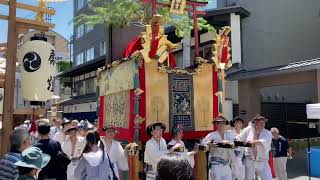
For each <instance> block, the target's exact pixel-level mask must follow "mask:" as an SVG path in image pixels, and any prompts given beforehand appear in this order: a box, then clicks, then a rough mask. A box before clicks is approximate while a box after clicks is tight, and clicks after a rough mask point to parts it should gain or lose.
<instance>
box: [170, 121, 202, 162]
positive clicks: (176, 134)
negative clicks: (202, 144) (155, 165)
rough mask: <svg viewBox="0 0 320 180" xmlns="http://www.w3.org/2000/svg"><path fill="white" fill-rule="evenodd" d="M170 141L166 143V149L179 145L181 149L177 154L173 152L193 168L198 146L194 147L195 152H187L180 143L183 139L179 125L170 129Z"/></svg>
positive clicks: (181, 128) (182, 143)
mask: <svg viewBox="0 0 320 180" xmlns="http://www.w3.org/2000/svg"><path fill="white" fill-rule="evenodd" d="M171 133H172V136H173V138H172V140H171V141H170V142H169V143H168V147H173V146H174V145H176V144H178V143H180V144H181V147H180V148H179V151H178V152H175V153H177V154H180V155H181V156H183V157H184V158H185V159H186V160H188V162H189V164H190V165H191V167H192V168H193V166H194V155H195V154H196V153H197V152H198V147H199V146H198V145H196V146H195V150H194V151H191V152H188V150H187V149H186V146H185V145H184V142H183V141H182V138H183V127H182V125H181V124H177V125H175V126H173V127H172V131H171Z"/></svg>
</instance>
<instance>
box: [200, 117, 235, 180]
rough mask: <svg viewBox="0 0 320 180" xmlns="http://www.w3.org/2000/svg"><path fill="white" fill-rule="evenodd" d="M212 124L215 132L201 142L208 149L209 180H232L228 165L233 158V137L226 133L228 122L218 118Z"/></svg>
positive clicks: (228, 132)
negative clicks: (214, 126)
mask: <svg viewBox="0 0 320 180" xmlns="http://www.w3.org/2000/svg"><path fill="white" fill-rule="evenodd" d="M213 123H214V124H216V125H217V130H216V131H213V132H211V133H209V134H208V135H207V136H206V137H205V138H204V139H203V140H202V144H204V145H207V146H208V147H209V148H210V154H209V159H208V163H209V180H232V173H231V168H230V164H231V160H232V159H233V158H234V152H233V150H232V148H233V136H232V133H231V132H230V131H226V128H227V125H228V124H229V121H228V120H227V119H226V118H224V117H223V116H218V117H216V118H215V120H214V121H213Z"/></svg>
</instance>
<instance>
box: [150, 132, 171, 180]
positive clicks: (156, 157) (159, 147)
mask: <svg viewBox="0 0 320 180" xmlns="http://www.w3.org/2000/svg"><path fill="white" fill-rule="evenodd" d="M167 153H168V151H167V143H166V141H165V140H164V139H163V138H161V139H160V143H159V144H158V142H157V141H156V140H155V139H154V138H153V137H152V138H151V139H149V140H148V141H147V143H146V147H145V151H144V162H145V163H146V164H148V165H151V166H152V170H150V169H148V172H147V180H152V179H155V176H156V170H157V164H158V162H159V161H160V158H161V157H162V156H163V155H165V154H167Z"/></svg>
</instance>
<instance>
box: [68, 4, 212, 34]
mask: <svg viewBox="0 0 320 180" xmlns="http://www.w3.org/2000/svg"><path fill="white" fill-rule="evenodd" d="M198 1H199V2H205V1H206V0H198ZM159 2H162V3H170V1H169V0H161V1H159ZM89 9H90V10H91V11H92V14H89V15H87V14H81V15H79V16H77V17H75V18H74V22H75V23H76V24H82V23H88V24H91V25H97V24H105V25H112V26H113V27H124V26H130V25H131V24H132V22H133V21H141V20H142V19H143V20H144V21H145V22H143V23H144V24H148V23H149V22H150V19H151V17H150V16H151V15H150V14H151V13H150V12H151V6H150V5H149V4H147V5H143V4H141V3H140V2H139V1H137V0H114V1H112V2H108V1H106V0H92V1H90V2H89ZM157 11H158V13H159V14H161V15H162V16H163V18H164V22H165V23H166V24H165V25H166V26H174V27H176V30H175V31H176V32H175V34H176V35H177V36H178V37H183V36H188V37H190V36H191V31H192V29H193V19H192V18H190V17H189V14H188V13H187V12H186V13H184V14H181V15H180V14H173V13H171V12H170V11H169V8H158V9H157ZM145 16H147V17H145ZM198 29H199V30H207V31H214V28H213V27H212V26H211V25H210V24H208V23H207V21H206V20H205V19H203V18H198Z"/></svg>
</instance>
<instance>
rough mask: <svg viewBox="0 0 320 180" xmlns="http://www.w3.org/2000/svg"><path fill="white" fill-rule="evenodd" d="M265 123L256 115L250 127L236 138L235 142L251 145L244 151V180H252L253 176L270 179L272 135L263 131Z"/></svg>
mask: <svg viewBox="0 0 320 180" xmlns="http://www.w3.org/2000/svg"><path fill="white" fill-rule="evenodd" d="M266 122H267V120H266V118H265V117H263V116H260V115H256V116H255V117H254V118H253V120H252V125H249V126H248V127H246V128H245V129H244V130H243V131H242V132H241V133H240V134H239V135H238V136H237V140H240V141H243V142H246V143H250V144H252V147H248V148H246V151H245V157H246V159H245V180H252V179H254V177H255V175H257V176H258V177H260V179H261V180H271V179H272V175H271V169H270V166H269V164H268V160H269V151H270V150H271V141H272V135H271V132H270V131H268V130H267V129H265V123H266Z"/></svg>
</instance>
